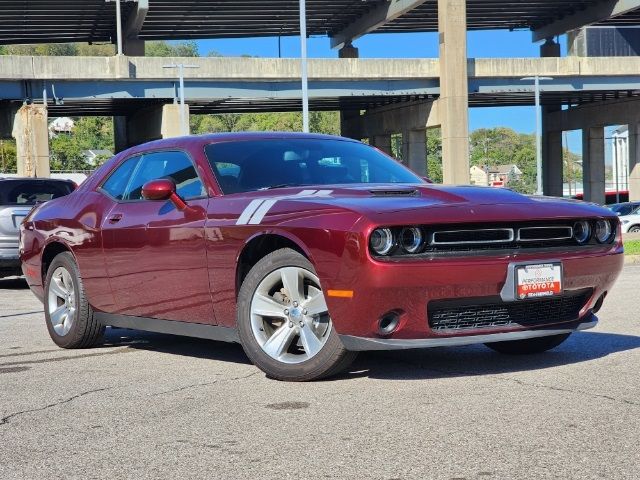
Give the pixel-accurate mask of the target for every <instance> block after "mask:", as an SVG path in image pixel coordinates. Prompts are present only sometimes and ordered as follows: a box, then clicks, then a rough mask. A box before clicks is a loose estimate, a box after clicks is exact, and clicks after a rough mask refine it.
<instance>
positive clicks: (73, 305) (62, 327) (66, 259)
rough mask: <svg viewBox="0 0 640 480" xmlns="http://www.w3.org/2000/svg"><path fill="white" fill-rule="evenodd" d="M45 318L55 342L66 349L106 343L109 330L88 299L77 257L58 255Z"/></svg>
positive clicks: (46, 294)
mask: <svg viewBox="0 0 640 480" xmlns="http://www.w3.org/2000/svg"><path fill="white" fill-rule="evenodd" d="M44 315H45V319H46V322H47V329H48V330H49V335H50V336H51V339H52V340H53V341H54V342H55V343H56V345H58V346H59V347H62V348H88V347H93V346H94V345H96V344H99V343H100V342H101V341H102V337H103V335H104V330H105V327H104V325H102V324H101V323H100V322H99V321H98V320H97V319H96V317H95V315H94V313H93V309H92V308H91V305H89V302H88V301H87V297H86V296H85V291H84V285H83V283H82V278H81V277H80V271H79V270H78V266H77V265H76V262H75V259H74V258H73V255H71V253H69V252H63V253H60V254H58V255H57V256H56V257H55V258H54V259H53V261H52V262H51V265H49V270H48V271H47V276H46V279H45V288H44Z"/></svg>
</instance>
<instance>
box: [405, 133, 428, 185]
mask: <svg viewBox="0 0 640 480" xmlns="http://www.w3.org/2000/svg"><path fill="white" fill-rule="evenodd" d="M402 158H403V160H404V163H405V165H406V166H407V167H409V168H410V169H411V170H413V171H414V172H415V173H417V174H418V175H420V176H421V177H426V176H427V130H426V128H425V129H419V130H405V131H403V132H402Z"/></svg>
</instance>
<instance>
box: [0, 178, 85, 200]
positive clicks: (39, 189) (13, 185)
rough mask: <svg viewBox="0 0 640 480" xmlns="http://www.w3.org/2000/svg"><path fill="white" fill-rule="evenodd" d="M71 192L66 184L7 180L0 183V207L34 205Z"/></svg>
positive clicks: (68, 184) (70, 186)
mask: <svg viewBox="0 0 640 480" xmlns="http://www.w3.org/2000/svg"><path fill="white" fill-rule="evenodd" d="M72 191H73V186H72V185H71V184H70V183H67V182H55V181H47V180H7V181H2V182H0V205H35V204H36V203H37V202H46V201H47V200H51V199H53V198H58V197H64V196H65V195H68V194H70V193H71V192H72Z"/></svg>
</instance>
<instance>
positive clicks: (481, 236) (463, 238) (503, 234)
mask: <svg viewBox="0 0 640 480" xmlns="http://www.w3.org/2000/svg"><path fill="white" fill-rule="evenodd" d="M512 240H513V229H512V228H492V229H478V230H448V231H444V232H434V233H433V240H432V244H434V245H440V244H445V245H446V244H449V243H454V244H455V243H458V244H469V243H483V242H486V243H493V242H499V243H503V242H510V241H512Z"/></svg>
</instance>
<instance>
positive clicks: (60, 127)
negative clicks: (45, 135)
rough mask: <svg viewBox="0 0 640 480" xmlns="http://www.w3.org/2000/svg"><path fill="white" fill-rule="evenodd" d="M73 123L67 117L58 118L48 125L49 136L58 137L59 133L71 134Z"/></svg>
mask: <svg viewBox="0 0 640 480" xmlns="http://www.w3.org/2000/svg"><path fill="white" fill-rule="evenodd" d="M74 126H75V122H74V121H73V120H72V119H70V118H69V117H58V118H56V119H55V120H54V121H52V122H51V123H50V124H49V136H50V137H52V136H55V135H59V134H60V133H71V131H72V130H73V127H74Z"/></svg>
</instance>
